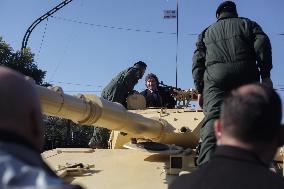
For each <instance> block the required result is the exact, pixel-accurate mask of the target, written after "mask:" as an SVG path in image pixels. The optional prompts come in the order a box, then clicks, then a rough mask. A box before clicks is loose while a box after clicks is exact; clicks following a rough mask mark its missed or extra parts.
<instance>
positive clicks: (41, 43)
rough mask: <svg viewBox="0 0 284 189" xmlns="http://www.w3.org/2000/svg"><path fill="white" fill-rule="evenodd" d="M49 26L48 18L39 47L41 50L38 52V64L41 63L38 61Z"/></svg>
mask: <svg viewBox="0 0 284 189" xmlns="http://www.w3.org/2000/svg"><path fill="white" fill-rule="evenodd" d="M47 24H48V18H47V19H46V23H45V27H44V31H43V34H42V37H41V42H40V46H39V50H38V53H37V57H38V58H37V61H36V62H37V63H38V62H39V61H38V59H39V55H40V53H41V49H42V46H43V42H44V38H45V34H46V28H47Z"/></svg>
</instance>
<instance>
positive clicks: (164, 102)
mask: <svg viewBox="0 0 284 189" xmlns="http://www.w3.org/2000/svg"><path fill="white" fill-rule="evenodd" d="M145 85H146V87H147V89H145V90H144V91H142V92H141V93H140V94H142V95H143V96H144V97H145V99H146V107H167V108H174V107H175V104H176V102H175V100H174V98H173V97H172V96H171V94H170V92H169V91H167V90H166V89H165V88H164V87H161V86H159V79H158V77H157V76H156V75H155V74H153V73H150V74H148V75H147V76H146V78H145Z"/></svg>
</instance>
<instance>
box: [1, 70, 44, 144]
mask: <svg viewBox="0 0 284 189" xmlns="http://www.w3.org/2000/svg"><path fill="white" fill-rule="evenodd" d="M41 119H42V118H41V110H40V104H39V99H38V96H37V93H36V90H35V88H34V84H32V82H31V81H27V80H26V79H25V78H24V76H23V75H21V74H19V73H17V72H15V71H13V70H11V69H9V68H6V67H2V66H0V132H1V131H8V132H10V133H14V134H17V135H19V136H21V137H23V138H25V139H26V140H28V141H29V142H30V143H31V144H32V145H34V147H36V148H37V149H41V146H42V141H43V135H42V125H41Z"/></svg>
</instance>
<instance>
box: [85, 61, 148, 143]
mask: <svg viewBox="0 0 284 189" xmlns="http://www.w3.org/2000/svg"><path fill="white" fill-rule="evenodd" d="M146 68H147V65H146V64H145V63H144V62H142V61H138V62H136V63H135V64H134V65H133V66H132V67H130V68H127V69H125V70H123V71H121V72H120V73H119V74H118V75H117V76H115V77H114V78H113V79H112V80H111V82H110V83H109V84H108V85H107V86H106V87H105V88H104V89H103V91H102V94H101V97H102V98H103V99H105V100H108V101H111V102H118V103H120V104H122V105H123V106H124V107H127V102H126V98H127V97H128V95H129V94H131V92H132V91H133V89H134V86H135V85H136V84H137V82H138V80H139V79H141V78H142V77H143V75H144V73H145V70H146ZM108 138H109V131H108V129H104V128H95V130H94V133H93V137H92V138H91V140H90V142H89V146H90V147H91V148H107V147H108V144H107V142H108Z"/></svg>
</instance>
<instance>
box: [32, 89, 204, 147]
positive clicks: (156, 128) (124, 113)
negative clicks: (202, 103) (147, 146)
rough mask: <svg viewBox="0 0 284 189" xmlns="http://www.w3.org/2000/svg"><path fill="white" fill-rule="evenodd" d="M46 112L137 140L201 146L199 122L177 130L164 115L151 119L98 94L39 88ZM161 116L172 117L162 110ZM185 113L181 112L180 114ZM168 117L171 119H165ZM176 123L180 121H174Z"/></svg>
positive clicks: (175, 119) (43, 108) (44, 111)
mask: <svg viewBox="0 0 284 189" xmlns="http://www.w3.org/2000/svg"><path fill="white" fill-rule="evenodd" d="M37 89H38V93H39V96H40V100H41V106H42V111H43V113H44V114H46V115H50V116H57V117H61V118H66V119H70V120H72V121H74V122H76V123H79V124H84V125H94V126H99V127H104V128H107V129H109V130H113V131H120V132H123V133H129V134H130V135H131V137H133V138H144V139H149V140H151V141H155V142H159V143H163V144H175V145H178V146H182V147H191V148H194V147H195V146H196V145H197V143H198V138H199V136H198V132H199V128H198V127H197V126H198V123H200V119H201V118H199V119H197V118H195V121H196V123H195V124H193V125H194V127H195V128H190V129H189V128H188V127H186V126H183V127H181V128H176V127H175V126H174V125H172V124H170V123H169V122H168V121H167V120H166V119H163V118H162V116H159V117H158V118H152V119H151V118H148V117H145V116H142V115H141V114H138V113H136V112H131V111H128V110H126V109H125V108H124V107H123V106H122V105H120V104H118V103H113V102H109V101H107V100H104V99H102V98H99V97H97V96H96V95H78V96H71V95H68V94H64V92H63V90H62V89H61V88H59V87H54V88H52V89H47V88H44V87H41V86H37ZM159 111H160V115H163V114H168V113H165V112H166V110H163V109H159ZM181 111H182V110H180V111H179V112H178V111H177V113H176V114H180V113H181ZM164 117H167V116H164ZM172 119H174V121H175V122H177V121H178V119H177V118H172ZM197 120H199V121H198V122H197Z"/></svg>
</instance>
